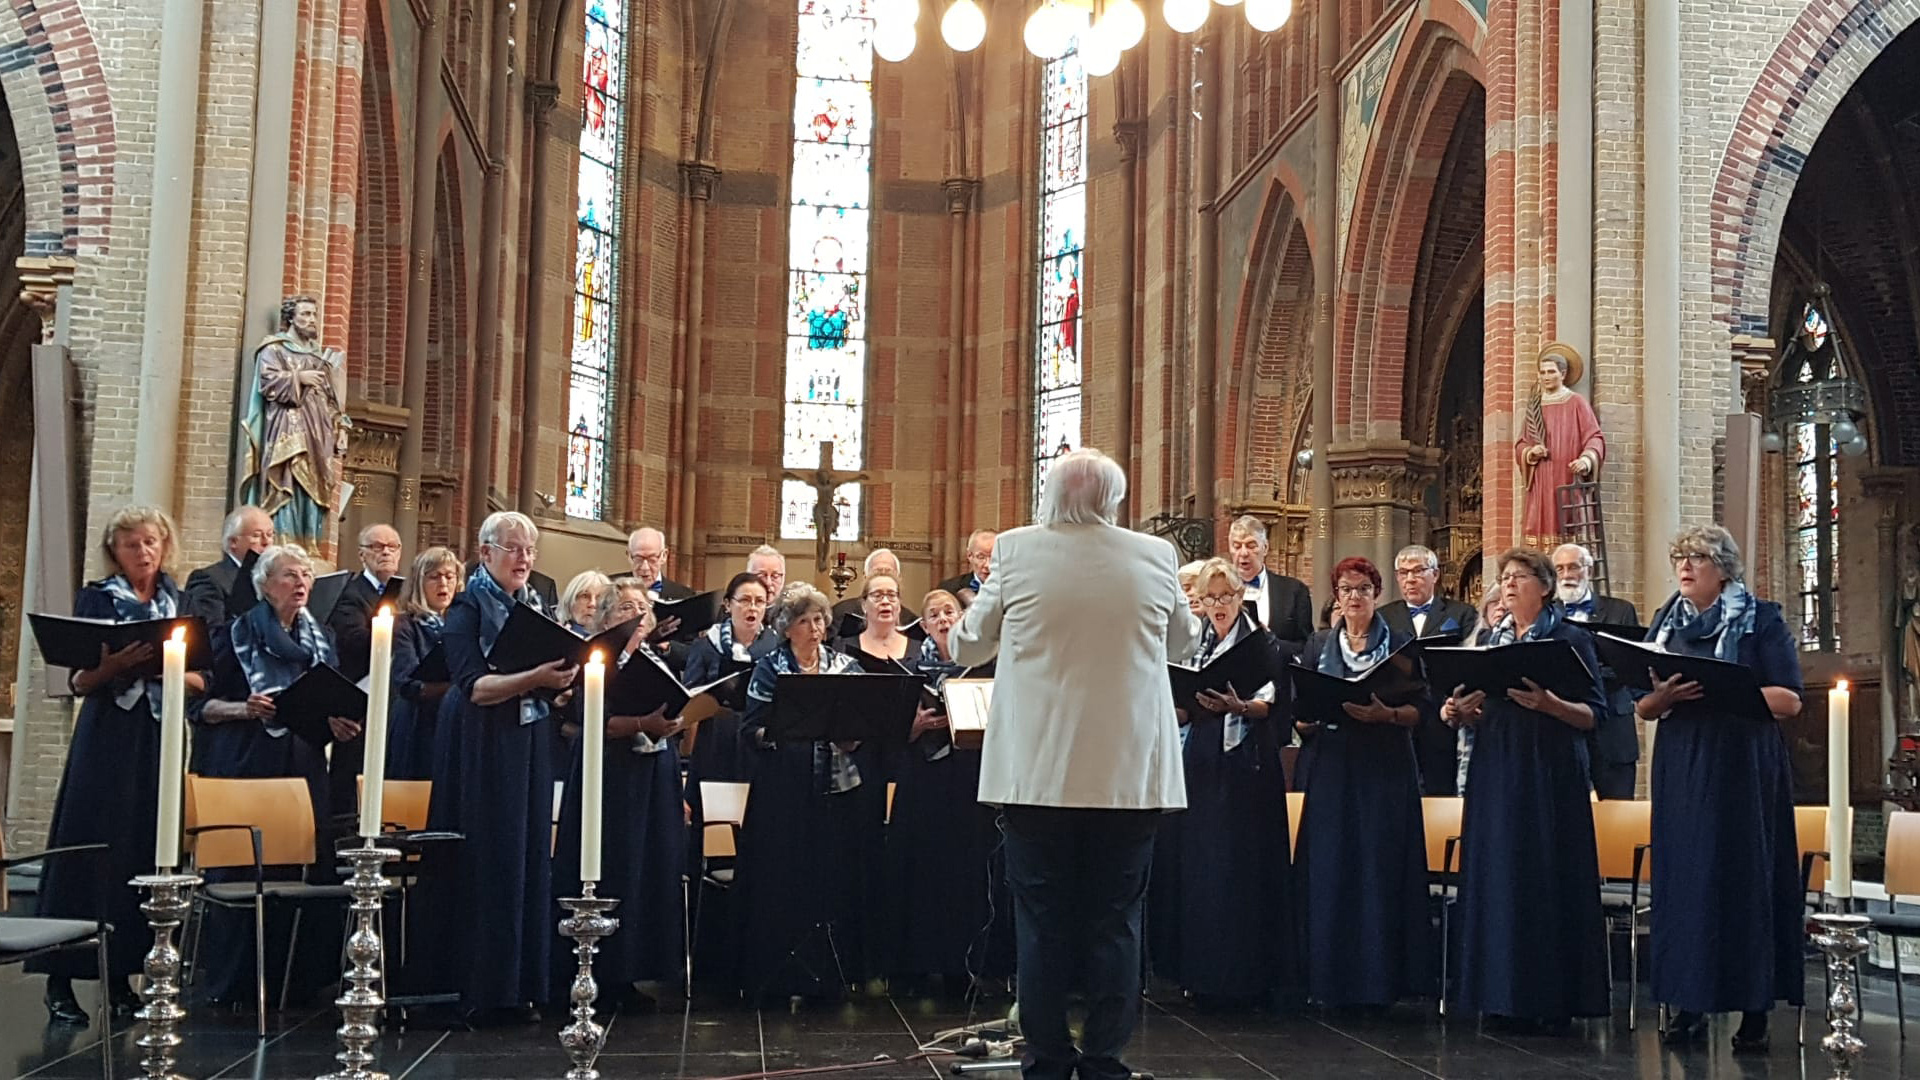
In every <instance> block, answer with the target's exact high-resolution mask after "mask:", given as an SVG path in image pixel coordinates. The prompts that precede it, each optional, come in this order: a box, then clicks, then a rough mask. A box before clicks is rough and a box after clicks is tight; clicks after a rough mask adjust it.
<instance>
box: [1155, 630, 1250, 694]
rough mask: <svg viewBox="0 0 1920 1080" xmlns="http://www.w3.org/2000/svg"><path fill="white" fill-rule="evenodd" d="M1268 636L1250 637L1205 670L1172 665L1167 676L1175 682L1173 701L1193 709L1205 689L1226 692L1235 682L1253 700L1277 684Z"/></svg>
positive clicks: (1235, 688)
mask: <svg viewBox="0 0 1920 1080" xmlns="http://www.w3.org/2000/svg"><path fill="white" fill-rule="evenodd" d="M1267 640H1268V639H1267V636H1266V635H1265V634H1248V635H1247V636H1245V637H1243V638H1241V639H1240V640H1239V641H1236V642H1234V643H1233V646H1232V647H1231V648H1229V649H1228V650H1227V651H1226V652H1223V653H1221V654H1220V655H1218V656H1216V657H1214V658H1213V659H1212V660H1209V661H1208V662H1207V664H1206V666H1205V667H1200V668H1194V667H1189V666H1188V665H1186V664H1168V665H1167V675H1168V678H1169V679H1170V681H1171V682H1172V683H1173V701H1174V704H1175V705H1176V706H1178V707H1179V708H1182V709H1188V708H1192V707H1193V699H1194V697H1195V695H1197V694H1199V693H1200V691H1202V690H1225V689H1226V688H1227V685H1228V684H1229V683H1231V684H1232V685H1233V688H1234V690H1235V691H1236V692H1238V693H1239V695H1240V696H1241V697H1243V698H1247V697H1252V696H1253V695H1254V694H1256V693H1258V692H1259V690H1260V688H1261V687H1263V686H1265V685H1267V684H1268V683H1270V682H1272V681H1273V672H1272V668H1271V665H1272V663H1273V653H1272V652H1271V650H1270V649H1269V648H1268V645H1267Z"/></svg>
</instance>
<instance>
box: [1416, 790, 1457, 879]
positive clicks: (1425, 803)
mask: <svg viewBox="0 0 1920 1080" xmlns="http://www.w3.org/2000/svg"><path fill="white" fill-rule="evenodd" d="M1465 806H1466V800H1465V799H1463V798H1461V797H1460V796H1458V795H1428V796H1425V797H1423V798H1422V799H1421V800H1420V817H1421V820H1422V821H1423V822H1424V823H1425V825H1426V833H1427V871H1428V872H1429V873H1433V874H1438V873H1440V872H1441V871H1442V870H1444V869H1445V868H1446V862H1447V841H1448V840H1451V839H1453V838H1455V837H1457V836H1459V835H1460V811H1461V809H1462V808H1463V807H1465ZM1453 869H1455V870H1458V869H1460V850H1459V845H1457V844H1456V845H1455V846H1454V859H1453Z"/></svg>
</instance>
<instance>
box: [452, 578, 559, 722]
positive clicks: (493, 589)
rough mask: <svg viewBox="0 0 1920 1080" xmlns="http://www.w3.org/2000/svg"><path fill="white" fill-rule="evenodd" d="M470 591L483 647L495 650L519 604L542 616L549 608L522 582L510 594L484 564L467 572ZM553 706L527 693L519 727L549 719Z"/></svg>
mask: <svg viewBox="0 0 1920 1080" xmlns="http://www.w3.org/2000/svg"><path fill="white" fill-rule="evenodd" d="M467 592H468V593H470V594H472V596H473V599H474V603H475V604H476V605H477V606H478V607H479V609H480V650H481V651H482V652H492V651H493V643H494V642H496V641H498V640H500V630H501V628H503V627H505V626H506V625H507V616H508V615H509V614H511V613H512V612H513V605H514V604H516V603H521V604H525V605H527V606H528V607H530V608H532V609H533V610H535V611H537V612H539V613H540V614H542V615H545V614H547V609H546V608H545V607H543V606H542V605H541V603H540V596H539V594H537V593H535V592H534V591H533V590H532V589H529V588H527V587H526V586H524V585H522V586H521V587H520V591H519V592H517V593H509V592H507V590H505V589H503V588H501V587H500V583H499V582H497V581H495V580H493V575H492V574H490V573H488V572H487V568H486V566H485V565H481V566H476V567H474V568H473V573H471V574H469V575H467ZM552 710H553V706H552V704H551V703H549V702H548V701H547V700H546V699H545V698H543V697H540V696H539V695H537V694H527V695H524V696H522V697H521V698H520V726H521V727H525V726H527V725H528V724H537V723H539V722H540V721H542V720H545V719H546V718H547V714H548V713H550V712H551V711H552Z"/></svg>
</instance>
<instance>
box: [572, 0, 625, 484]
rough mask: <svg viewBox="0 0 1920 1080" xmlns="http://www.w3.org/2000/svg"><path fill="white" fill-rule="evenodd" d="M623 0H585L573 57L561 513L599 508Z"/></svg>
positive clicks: (613, 275)
mask: <svg viewBox="0 0 1920 1080" xmlns="http://www.w3.org/2000/svg"><path fill="white" fill-rule="evenodd" d="M625 4H626V0H587V11H586V25H585V27H584V30H585V33H586V49H585V57H584V59H583V61H582V64H581V92H580V105H581V107H580V180H579V186H578V188H577V190H576V192H575V194H576V200H575V202H576V205H577V208H578V222H579V224H578V229H577V231H576V234H575V243H574V255H573V325H572V335H573V356H572V363H573V378H572V380H571V382H570V384H569V386H568V391H567V420H568V423H567V516H569V517H580V518H604V517H606V516H607V476H608V472H609V468H608V455H607V443H608V438H607V436H608V429H609V427H610V426H611V424H612V417H613V408H612V406H613V394H612V388H613V350H614V342H615V340H616V335H617V332H618V329H619V319H618V316H617V313H616V310H615V302H614V297H615V295H616V294H615V287H616V285H617V284H618V269H617V268H618V265H619V244H618V242H617V239H616V238H617V237H618V236H619V234H620V228H619V226H620V169H621V164H622V157H623V155H622V154H621V150H620V144H621V142H622V141H623V130H624V129H623V124H622V122H623V120H624V119H625V100H626V86H625V84H624V83H625V80H624V75H625V68H626V56H627V53H626V28H627V13H626V7H625Z"/></svg>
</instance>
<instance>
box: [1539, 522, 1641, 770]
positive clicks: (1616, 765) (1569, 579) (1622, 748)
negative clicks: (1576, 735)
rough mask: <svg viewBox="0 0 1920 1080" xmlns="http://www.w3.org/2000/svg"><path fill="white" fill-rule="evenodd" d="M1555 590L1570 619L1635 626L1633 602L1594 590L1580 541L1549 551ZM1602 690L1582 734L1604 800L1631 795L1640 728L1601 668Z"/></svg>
mask: <svg viewBox="0 0 1920 1080" xmlns="http://www.w3.org/2000/svg"><path fill="white" fill-rule="evenodd" d="M1553 575H1554V577H1555V578H1556V579H1557V584H1555V586H1554V592H1555V593H1556V594H1557V595H1558V596H1559V598H1560V602H1561V603H1562V604H1564V605H1566V608H1567V618H1568V619H1571V620H1573V621H1574V622H1595V623H1611V624H1614V625H1617V626H1639V625H1640V613H1639V611H1637V610H1635V608H1634V606H1633V602H1632V601H1630V600H1622V599H1620V598H1619V597H1615V596H1595V595H1594V593H1593V553H1592V552H1590V551H1588V550H1587V549H1586V548H1584V547H1581V546H1580V545H1579V544H1561V545H1560V546H1559V547H1557V548H1554V549H1553ZM1600 675H1601V680H1602V682H1604V683H1605V689H1606V692H1607V715H1605V716H1601V717H1598V718H1596V719H1597V721H1598V722H1597V723H1595V724H1594V726H1593V730H1591V731H1589V732H1587V740H1588V743H1587V751H1588V753H1587V757H1588V759H1589V760H1590V761H1591V762H1592V763H1593V765H1592V768H1593V791H1594V794H1596V795H1598V796H1600V797H1601V798H1603V799H1631V798H1633V787H1634V779H1635V776H1634V774H1635V771H1636V768H1635V766H1636V763H1637V762H1638V761H1639V760H1640V732H1639V729H1638V727H1637V726H1636V725H1635V724H1634V720H1633V697H1632V696H1631V695H1630V694H1628V693H1627V690H1626V688H1625V687H1623V686H1621V685H1620V682H1619V680H1617V679H1615V678H1614V677H1613V671H1612V670H1611V669H1606V670H1603V671H1601V673H1600Z"/></svg>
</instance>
